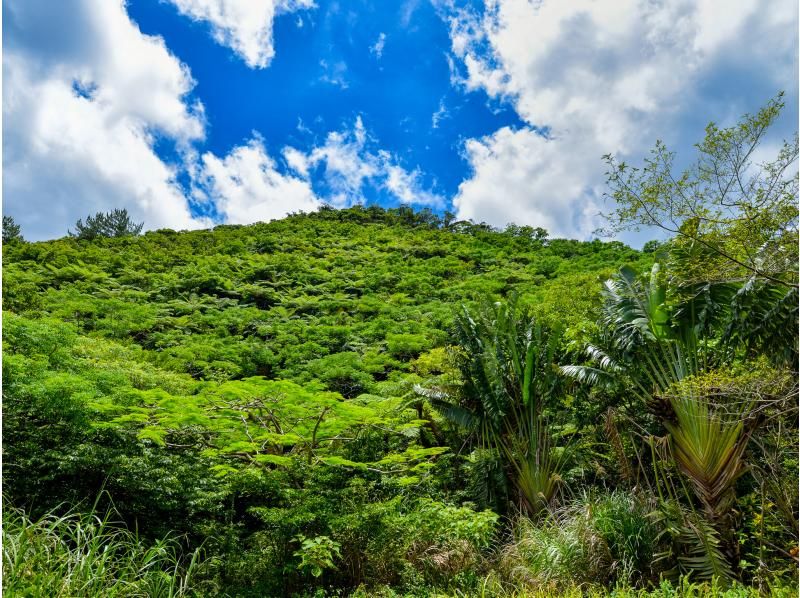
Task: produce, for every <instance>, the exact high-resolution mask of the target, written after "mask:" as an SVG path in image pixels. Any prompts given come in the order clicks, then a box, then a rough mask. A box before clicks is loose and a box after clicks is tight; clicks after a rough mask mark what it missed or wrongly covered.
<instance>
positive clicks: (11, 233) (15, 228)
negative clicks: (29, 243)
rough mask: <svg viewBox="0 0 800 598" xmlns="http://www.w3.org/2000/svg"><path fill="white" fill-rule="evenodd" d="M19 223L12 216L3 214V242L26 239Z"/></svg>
mask: <svg viewBox="0 0 800 598" xmlns="http://www.w3.org/2000/svg"><path fill="white" fill-rule="evenodd" d="M24 240H25V239H23V238H22V233H21V232H20V227H19V224H17V223H16V222H14V219H13V218H12V217H11V216H3V243H10V242H11V241H24Z"/></svg>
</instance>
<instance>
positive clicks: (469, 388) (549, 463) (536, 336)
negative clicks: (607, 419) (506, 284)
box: [418, 301, 562, 514]
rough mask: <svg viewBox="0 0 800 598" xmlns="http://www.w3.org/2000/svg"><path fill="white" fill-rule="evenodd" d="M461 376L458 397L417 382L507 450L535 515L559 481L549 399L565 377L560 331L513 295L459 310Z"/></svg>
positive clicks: (442, 407) (514, 477) (457, 418)
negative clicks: (525, 310) (522, 310)
mask: <svg viewBox="0 0 800 598" xmlns="http://www.w3.org/2000/svg"><path fill="white" fill-rule="evenodd" d="M455 334H456V338H457V340H458V343H459V345H460V351H459V353H458V356H459V357H458V361H459V367H460V370H461V375H462V378H463V387H462V389H461V392H460V396H458V397H457V396H454V395H453V394H452V393H450V394H448V393H446V392H443V391H440V390H439V391H437V390H424V389H418V392H420V393H421V394H423V395H425V396H426V397H428V399H429V400H430V401H431V403H432V404H433V406H434V407H435V408H437V409H438V410H439V412H440V413H442V414H443V415H444V416H445V417H447V418H449V419H450V420H451V421H453V422H455V423H457V424H459V425H460V426H462V427H465V428H467V429H469V430H471V431H473V432H475V433H476V434H477V436H478V438H479V441H480V442H481V444H482V445H484V446H485V447H490V448H493V449H496V450H497V451H498V452H499V453H500V454H501V455H502V457H503V460H504V462H505V465H506V470H507V475H508V476H509V481H510V482H511V483H512V485H513V486H514V487H515V488H516V489H517V491H518V494H519V498H520V503H521V506H522V507H523V509H524V510H526V511H527V512H528V513H530V514H535V513H537V512H539V511H541V510H542V509H543V508H545V507H546V506H547V505H548V504H549V503H550V501H551V500H552V498H553V496H554V495H555V493H556V491H557V489H558V486H559V483H560V481H561V478H560V475H559V472H560V468H561V461H560V460H559V459H556V458H555V457H554V456H553V451H552V446H551V442H552V434H551V432H550V429H549V426H548V422H547V416H546V413H545V407H546V403H547V402H548V400H549V398H550V397H552V396H553V395H554V394H555V393H556V391H557V389H558V388H559V385H560V383H561V380H562V376H561V375H560V372H559V370H558V367H557V365H556V364H555V362H556V357H557V350H558V346H559V342H560V338H561V337H560V334H559V333H558V332H557V331H551V330H548V329H546V328H544V327H543V326H541V325H540V324H538V323H537V322H536V321H535V320H534V319H532V318H529V317H527V316H525V315H524V314H519V312H518V311H517V309H516V307H515V305H514V302H513V301H512V302H510V303H496V304H494V305H492V306H488V307H485V308H484V309H483V310H482V311H480V312H477V313H472V312H470V311H469V310H468V309H466V308H463V310H462V312H461V313H460V314H459V315H458V316H457V317H456V322H455Z"/></svg>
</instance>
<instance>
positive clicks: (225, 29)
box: [169, 0, 314, 68]
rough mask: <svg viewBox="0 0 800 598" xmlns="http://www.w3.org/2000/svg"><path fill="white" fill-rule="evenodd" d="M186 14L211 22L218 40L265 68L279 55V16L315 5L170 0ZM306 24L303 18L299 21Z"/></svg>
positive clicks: (309, 0) (275, 0) (293, 0)
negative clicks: (276, 35)
mask: <svg viewBox="0 0 800 598" xmlns="http://www.w3.org/2000/svg"><path fill="white" fill-rule="evenodd" d="M169 1H170V2H172V4H174V5H175V6H176V7H177V8H178V10H179V11H180V12H181V13H183V14H184V15H186V16H188V17H190V18H192V19H195V20H199V21H206V22H208V23H210V24H211V27H212V34H213V36H214V39H215V40H216V41H217V42H218V43H220V44H222V45H224V46H227V47H229V48H231V49H232V50H233V51H234V52H236V54H238V55H239V56H241V58H242V59H243V60H244V61H245V64H247V66H249V67H251V68H264V67H266V66H268V65H269V63H270V61H271V60H272V58H273V57H274V56H275V48H274V46H273V40H272V26H273V22H274V20H275V16H276V15H278V14H281V13H288V12H293V11H296V10H301V9H304V8H311V7H313V6H314V1H313V0H169ZM298 23H299V25H298V26H302V20H301V21H298Z"/></svg>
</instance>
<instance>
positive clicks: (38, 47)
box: [3, 0, 206, 240]
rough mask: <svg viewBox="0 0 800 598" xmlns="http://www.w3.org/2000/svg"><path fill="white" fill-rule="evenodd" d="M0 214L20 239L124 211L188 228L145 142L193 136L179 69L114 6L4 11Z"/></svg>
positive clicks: (197, 119)
mask: <svg viewBox="0 0 800 598" xmlns="http://www.w3.org/2000/svg"><path fill="white" fill-rule="evenodd" d="M4 20H5V23H4V28H5V30H6V31H7V34H6V35H5V36H4V53H3V78H4V85H3V122H4V126H5V129H4V138H3V150H4V151H3V166H4V179H3V195H4V210H5V211H6V212H7V213H9V214H11V215H12V216H14V218H15V219H16V220H17V222H19V223H20V224H21V225H22V228H23V231H24V233H25V235H26V237H28V238H30V239H34V240H35V239H41V238H47V237H57V236H62V235H64V234H65V233H66V228H67V227H68V226H69V223H72V222H75V221H76V220H77V219H78V218H81V217H85V216H86V215H87V214H88V213H93V212H96V211H100V210H108V209H111V208H114V207H125V208H127V209H128V210H129V211H130V212H131V214H132V215H133V217H134V218H137V219H140V220H144V221H145V226H146V227H147V228H159V227H167V226H168V227H172V228H190V227H197V226H201V225H203V224H206V223H205V222H204V221H198V220H196V219H193V218H192V216H191V214H190V212H189V208H188V205H187V201H186V198H185V197H184V195H183V193H182V191H181V189H180V187H179V185H178V184H177V183H176V181H175V175H176V172H175V169H174V167H172V166H170V165H168V164H166V163H164V162H163V161H162V160H161V159H159V157H158V156H157V155H156V154H155V152H154V151H153V144H154V143H155V141H156V138H157V137H163V138H166V139H168V140H170V141H172V142H174V143H176V144H177V147H178V148H188V147H189V145H190V144H191V143H192V142H194V141H196V140H199V139H201V138H202V137H203V135H204V119H203V110H202V106H201V105H200V104H192V103H190V101H189V100H188V99H187V94H188V93H189V92H190V91H191V89H192V87H193V86H194V82H193V80H192V78H191V75H190V73H189V71H188V69H187V68H186V67H185V66H184V65H182V64H181V63H180V61H178V60H177V59H176V58H175V57H174V56H173V55H172V54H171V53H170V52H169V50H168V49H167V48H166V46H165V45H164V42H163V40H162V39H161V38H157V37H151V36H147V35H143V34H142V33H141V32H140V31H139V29H138V27H137V26H136V25H135V24H134V23H132V22H131V21H130V19H129V17H128V15H127V13H126V12H125V7H124V4H123V2H122V0H80V1H79V0H74V1H71V2H66V1H65V2H59V3H53V2H49V1H46V0H9V1H7V2H6V3H5V5H4Z"/></svg>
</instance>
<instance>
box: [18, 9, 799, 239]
mask: <svg viewBox="0 0 800 598" xmlns="http://www.w3.org/2000/svg"><path fill="white" fill-rule="evenodd" d="M2 11H3V12H2V16H3V26H2V31H3V92H2V95H3V157H2V164H3V213H4V214H7V215H11V216H12V217H13V218H14V219H15V220H16V222H17V223H18V224H20V225H21V226H22V232H23V235H24V236H25V237H26V238H27V239H29V240H41V239H48V238H58V237H62V236H64V235H65V234H66V233H67V230H68V229H69V228H70V227H71V226H72V225H74V223H75V221H76V220H77V219H78V218H82V217H85V216H86V215H88V214H93V213H96V212H98V211H108V210H111V209H113V208H126V209H127V210H128V211H129V212H130V213H131V214H132V215H133V217H134V218H135V219H137V220H140V221H144V223H145V229H147V230H153V229H159V228H171V229H175V230H182V229H196V228H209V227H211V226H214V225H215V224H220V223H231V224H247V223H251V222H257V221H267V220H271V219H275V218H281V217H283V216H285V215H286V214H289V213H296V212H300V211H304V212H310V211H314V210H316V209H317V208H318V207H319V206H320V205H322V204H329V205H332V206H335V207H347V206H352V205H355V204H359V203H361V204H367V205H370V204H380V205H383V206H387V207H388V206H397V205H401V204H408V205H412V206H413V207H415V208H418V209H421V208H424V207H429V208H431V209H433V210H435V211H436V212H439V213H442V212H444V211H445V210H448V211H451V212H453V213H455V214H456V216H457V217H458V218H460V219H472V220H474V221H476V222H487V223H489V224H491V225H493V226H496V227H500V228H502V227H504V226H505V225H507V224H509V223H512V222H513V223H516V224H528V225H531V226H541V227H543V228H545V229H547V230H548V231H549V232H550V234H551V235H552V236H558V237H570V238H578V239H589V238H592V236H593V234H594V231H595V230H596V229H597V228H598V227H599V226H601V225H602V224H603V221H602V218H601V217H600V213H601V212H604V211H605V212H607V211H608V210H609V209H610V206H609V204H608V200H607V199H606V198H604V192H605V190H606V188H605V175H604V173H605V165H604V163H603V161H602V159H601V157H602V156H603V155H604V154H608V153H612V154H614V155H616V156H619V157H620V158H621V159H625V160H628V161H633V162H637V161H640V160H641V158H642V157H643V156H645V155H646V153H647V152H648V151H649V149H650V148H652V146H653V144H654V142H655V141H656V139H662V140H664V141H665V142H666V143H667V145H668V146H669V147H670V148H671V149H673V150H674V151H675V152H676V153H677V154H678V156H679V160H685V161H688V160H689V159H690V158H691V157H692V155H693V144H694V143H696V142H697V141H699V140H700V139H701V138H702V135H703V129H704V127H705V125H706V124H707V123H708V122H709V121H711V120H714V121H716V122H718V123H720V124H722V125H730V124H733V123H734V122H736V120H737V119H738V118H739V117H740V116H741V115H742V114H744V113H747V112H754V111H756V110H758V108H759V107H760V106H762V105H763V104H765V103H766V102H767V100H769V99H770V98H771V97H774V96H775V94H776V93H778V92H779V91H781V90H783V91H785V92H786V102H787V108H786V110H785V111H784V115H783V117H782V118H781V120H780V121H779V122H778V124H777V126H776V127H775V130H774V131H773V132H772V136H771V137H770V138H768V139H767V141H766V143H765V147H764V156H765V158H768V157H769V151H770V150H773V151H774V150H775V148H777V147H778V144H779V142H780V141H781V139H782V138H785V137H789V136H791V135H793V134H794V132H795V131H796V130H797V110H798V7H797V2H796V0H658V1H654V0H646V1H636V0H606V1H599V0H569V1H567V0H557V1H556V0H539V1H535V0H485V1H484V2H481V1H477V0H476V1H467V0H462V1H455V0H397V1H393V0H347V1H344V0H342V1H327V0H128V1H127V2H124V1H123V0H60V1H59V2H52V0H5V1H4V2H3V9H2ZM650 236H652V235H650ZM646 237H647V234H644V236H642V235H639V236H635V235H634V236H630V237H627V238H624V239H623V240H625V241H626V242H630V243H631V244H633V245H637V244H641V242H642V241H643V240H644V239H645V238H646Z"/></svg>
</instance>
